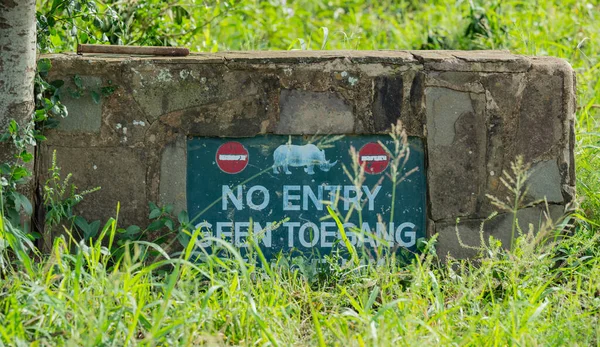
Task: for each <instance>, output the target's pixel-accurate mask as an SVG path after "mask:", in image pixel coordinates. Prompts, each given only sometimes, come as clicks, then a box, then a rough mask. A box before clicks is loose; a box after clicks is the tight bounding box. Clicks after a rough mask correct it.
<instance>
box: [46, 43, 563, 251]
mask: <svg viewBox="0 0 600 347" xmlns="http://www.w3.org/2000/svg"><path fill="white" fill-rule="evenodd" d="M50 58H51V59H52V60H53V69H52V72H51V77H50V79H51V80H52V79H63V80H65V81H67V82H68V83H72V78H73V76H75V75H78V76H82V78H84V79H87V77H91V78H92V80H93V79H94V78H97V79H96V83H92V84H91V85H90V87H88V88H97V86H98V79H99V81H100V82H101V85H102V86H105V85H106V84H107V83H108V81H109V80H110V81H111V82H112V85H113V86H114V87H115V88H116V90H115V92H114V93H113V94H112V95H110V96H108V97H103V98H102V105H101V106H99V105H95V104H93V101H92V99H91V97H89V94H87V95H86V96H84V97H82V98H80V99H73V100H72V101H71V100H68V101H67V103H70V104H72V103H74V105H69V106H71V107H70V111H71V113H72V116H75V117H77V115H78V114H82V113H83V114H84V116H83V117H77V118H74V119H70V120H66V121H65V122H64V123H63V124H62V125H61V127H60V128H59V129H54V130H52V131H49V132H48V134H47V135H48V141H47V142H46V144H47V145H46V146H45V147H43V150H42V151H41V155H40V157H41V158H42V159H43V160H44V161H45V162H46V163H47V161H48V160H49V159H48V158H49V156H50V154H51V152H50V149H51V148H58V149H60V150H61V152H62V151H64V152H65V153H66V154H61V153H60V152H59V162H60V160H62V159H61V158H62V157H65V156H66V157H67V159H66V161H65V162H64V167H63V172H65V173H67V172H73V173H74V177H75V178H76V180H77V179H79V181H76V182H77V183H78V185H79V187H81V188H89V187H92V186H95V185H101V186H102V187H103V189H102V191H100V192H98V193H95V194H94V196H90V197H89V198H88V199H87V200H85V202H84V204H83V205H81V207H82V209H81V211H84V216H85V217H86V218H88V219H97V218H100V217H102V218H106V217H107V216H110V215H113V210H114V206H115V204H116V201H117V200H121V202H122V204H121V205H122V210H121V217H122V218H121V219H120V220H122V221H125V222H126V223H136V224H142V225H143V224H145V223H146V222H147V220H146V217H147V215H146V211H147V203H148V201H153V202H159V203H162V204H167V203H170V204H174V205H175V206H176V210H179V209H181V208H185V205H186V197H185V194H186V189H185V184H186V180H187V171H186V169H185V166H186V155H185V153H186V140H185V139H186V137H188V136H206V137H213V136H217V137H233V138H235V137H250V136H256V135H258V134H290V135H293V134H296V135H300V134H323V135H325V134H346V135H364V134H381V133H386V132H387V131H388V130H389V128H390V126H391V125H392V124H394V123H396V121H397V120H401V121H402V122H403V124H404V125H405V130H406V132H407V133H408V135H409V136H417V137H421V138H425V139H426V141H424V142H425V151H426V153H425V158H426V161H427V162H426V165H425V170H426V171H427V177H428V187H427V190H428V194H429V210H428V211H426V213H427V216H426V218H427V220H428V230H429V232H428V233H429V234H430V235H431V234H432V233H433V230H437V231H438V232H439V233H440V243H439V246H438V248H439V249H440V250H443V249H444V247H446V248H452V249H454V250H456V251H457V253H456V254H458V255H468V254H469V253H468V252H463V253H461V251H460V249H459V247H458V246H457V245H458V241H457V240H456V237H454V236H453V235H455V233H454V231H453V228H454V224H453V221H454V220H455V219H456V218H457V217H462V218H463V223H461V228H463V227H464V228H465V229H464V232H463V235H464V237H463V239H464V240H465V242H466V243H467V244H470V245H473V244H475V245H476V244H478V242H479V241H478V239H479V231H478V230H479V222H480V221H481V220H482V219H484V218H485V217H487V216H488V215H489V214H490V213H491V212H492V211H494V210H495V209H496V208H495V207H494V206H493V205H491V204H490V202H489V199H488V198H486V196H485V194H492V195H494V196H497V197H499V198H502V199H503V198H504V197H506V196H508V195H509V191H508V190H507V189H506V188H505V187H504V185H503V184H502V183H501V181H500V179H499V178H500V176H501V175H502V172H503V171H510V168H511V166H510V164H511V162H512V161H514V160H515V158H516V157H517V155H519V154H523V155H524V156H525V161H526V162H528V163H532V164H534V166H536V169H537V171H536V172H535V173H534V174H533V176H532V178H531V180H530V183H531V187H530V190H529V193H530V194H529V196H528V200H527V201H528V202H529V201H533V200H536V199H539V198H541V197H544V196H546V198H547V199H548V201H549V202H550V203H551V204H557V205H556V206H554V205H551V209H555V210H562V208H563V207H564V206H565V205H568V204H569V203H570V202H572V201H573V200H574V198H575V197H574V189H575V188H574V187H575V171H574V156H573V146H574V143H575V138H574V117H573V114H574V112H575V89H574V73H573V70H572V69H571V67H570V66H569V65H568V64H567V63H566V62H564V61H562V60H558V59H554V58H538V57H536V58H531V57H523V56H516V55H513V54H510V53H509V52H490V51H482V52H459V51H422V52H421V51H411V52H397V51H384V52H355V51H347V52H343V51H342V52H335V51H328V52H260V53H253V52H228V53H218V54H206V53H200V54H193V55H190V56H189V57H182V58H173V57H106V56H87V55H86V56H83V57H81V56H76V55H52V56H50ZM86 76H87V77H86ZM86 83H88V82H86ZM87 85H88V84H86V86H87ZM65 90H66V88H65ZM64 93H66V92H64ZM64 95H67V94H64ZM67 97H68V96H65V99H66V98H67ZM84 102H85V103H90V104H84ZM86 105H87V106H86ZM93 107H96V108H97V109H96V110H93V112H87V111H89V109H91V108H93ZM78 108H80V109H81V112H80V111H78V110H77V109H78ZM99 110H101V112H102V113H101V114H99V113H98V112H100V111H99ZM85 117H88V118H89V119H88V118H85ZM92 120H93V122H92ZM98 120H99V123H98ZM115 158H116V159H115ZM63 159H64V158H63ZM97 162H98V163H104V164H102V165H100V164H98V163H97ZM61 163H62V162H61ZM93 165H96V166H97V170H94V169H93ZM47 166H48V164H45V167H43V168H42V169H41V170H40V171H38V173H37V175H38V177H39V180H40V181H43V180H44V179H45V178H46V177H47V173H46V171H45V170H46V168H47ZM90 167H92V168H90ZM101 167H102V172H103V173H104V174H103V175H100V178H97V176H98V172H100V170H101ZM122 173H125V174H124V175H125V177H121V175H122ZM78 177H80V178H78ZM115 177H116V178H115ZM98 197H100V198H98ZM127 199H129V200H133V201H134V202H133V203H129V201H127ZM126 201H127V202H126ZM131 206H134V207H131ZM528 211H529V210H528ZM532 211H533V210H532ZM528 213H530V214H534V212H528ZM536 213H537V212H536ZM530 217H531V216H530ZM503 218H504V219H503ZM506 218H507V217H506V215H503V216H499V217H497V218H496V219H494V221H490V222H489V223H487V226H488V227H489V228H490V229H489V230H490V233H491V234H493V235H499V236H498V237H500V238H504V240H506V234H504V233H505V232H504V231H502V230H504V229H506V226H504V225H500V224H501V223H500V221H501V220H506ZM528 218H529V217H528ZM532 218H533V217H532ZM532 218H530V219H531V220H533V219H532ZM448 228H450V229H451V231H452V232H449V231H448V230H449V229H448ZM501 229H502V230H501ZM461 230H462V229H461ZM442 231H443V232H442ZM453 237H454V239H453Z"/></svg>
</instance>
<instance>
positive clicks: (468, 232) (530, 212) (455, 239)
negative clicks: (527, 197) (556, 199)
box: [435, 205, 564, 259]
mask: <svg viewBox="0 0 600 347" xmlns="http://www.w3.org/2000/svg"><path fill="white" fill-rule="evenodd" d="M563 215H564V207H563V206H560V205H549V206H548V209H546V208H543V207H529V208H525V209H522V210H519V212H518V213H517V219H516V220H515V218H514V215H513V214H512V213H503V214H499V215H497V216H496V217H494V218H492V219H490V220H485V219H469V220H460V221H459V223H458V224H457V223H456V221H447V222H436V223H435V229H436V232H437V234H438V239H437V245H436V251H437V254H438V256H439V257H440V258H442V259H444V258H446V257H447V256H448V255H449V256H452V257H453V258H472V257H474V256H476V255H477V254H478V253H480V252H481V250H482V249H483V247H482V243H484V244H485V246H489V241H490V237H493V238H494V239H496V240H499V241H500V242H502V246H503V247H504V248H507V249H509V248H510V244H511V238H512V230H513V225H515V235H514V237H515V238H517V237H519V235H520V234H527V233H528V232H529V230H530V229H529V228H530V225H531V226H532V227H533V232H534V233H538V232H540V231H542V230H543V231H544V232H551V231H552V227H553V225H555V224H556V223H557V222H559V221H560V219H561V218H562V217H563ZM542 228H544V229H542ZM519 230H520V231H519ZM482 231H483V234H482Z"/></svg>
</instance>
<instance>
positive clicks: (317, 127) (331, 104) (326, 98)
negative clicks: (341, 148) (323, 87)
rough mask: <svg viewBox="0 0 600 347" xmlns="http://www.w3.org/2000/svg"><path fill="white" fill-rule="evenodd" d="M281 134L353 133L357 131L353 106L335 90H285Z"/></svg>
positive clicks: (281, 99) (279, 131)
mask: <svg viewBox="0 0 600 347" xmlns="http://www.w3.org/2000/svg"><path fill="white" fill-rule="evenodd" d="M279 102H280V113H279V124H278V125H277V130H276V131H275V132H276V133H277V134H284V135H287V134H349V133H352V132H353V130H354V115H353V113H352V108H351V107H350V105H348V104H347V103H346V102H345V101H344V100H342V99H341V98H340V97H338V96H337V95H335V94H333V93H328V92H323V93H316V92H307V91H302V90H287V89H283V90H282V91H281V97H280V101H279Z"/></svg>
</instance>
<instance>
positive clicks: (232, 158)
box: [219, 154, 248, 161]
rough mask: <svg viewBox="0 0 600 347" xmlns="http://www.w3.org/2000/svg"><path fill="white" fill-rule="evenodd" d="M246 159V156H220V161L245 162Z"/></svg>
mask: <svg viewBox="0 0 600 347" xmlns="http://www.w3.org/2000/svg"><path fill="white" fill-rule="evenodd" d="M246 158H248V156H247V155H245V154H219V160H223V161H245V160H246Z"/></svg>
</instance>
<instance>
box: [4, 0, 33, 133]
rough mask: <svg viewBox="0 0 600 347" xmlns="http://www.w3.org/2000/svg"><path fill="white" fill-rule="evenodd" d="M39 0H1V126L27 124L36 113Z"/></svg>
mask: <svg viewBox="0 0 600 347" xmlns="http://www.w3.org/2000/svg"><path fill="white" fill-rule="evenodd" d="M35 35H36V20H35V0H0V127H1V130H2V131H4V130H5V129H6V126H7V125H8V123H9V122H10V120H11V119H15V120H16V121H17V122H18V123H19V124H23V123H25V122H27V121H29V120H30V119H31V114H32V112H33V107H34V103H33V79H34V77H35V67H36V55H35V54H36V47H35V44H36V41H35V38H36V36H35Z"/></svg>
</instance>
